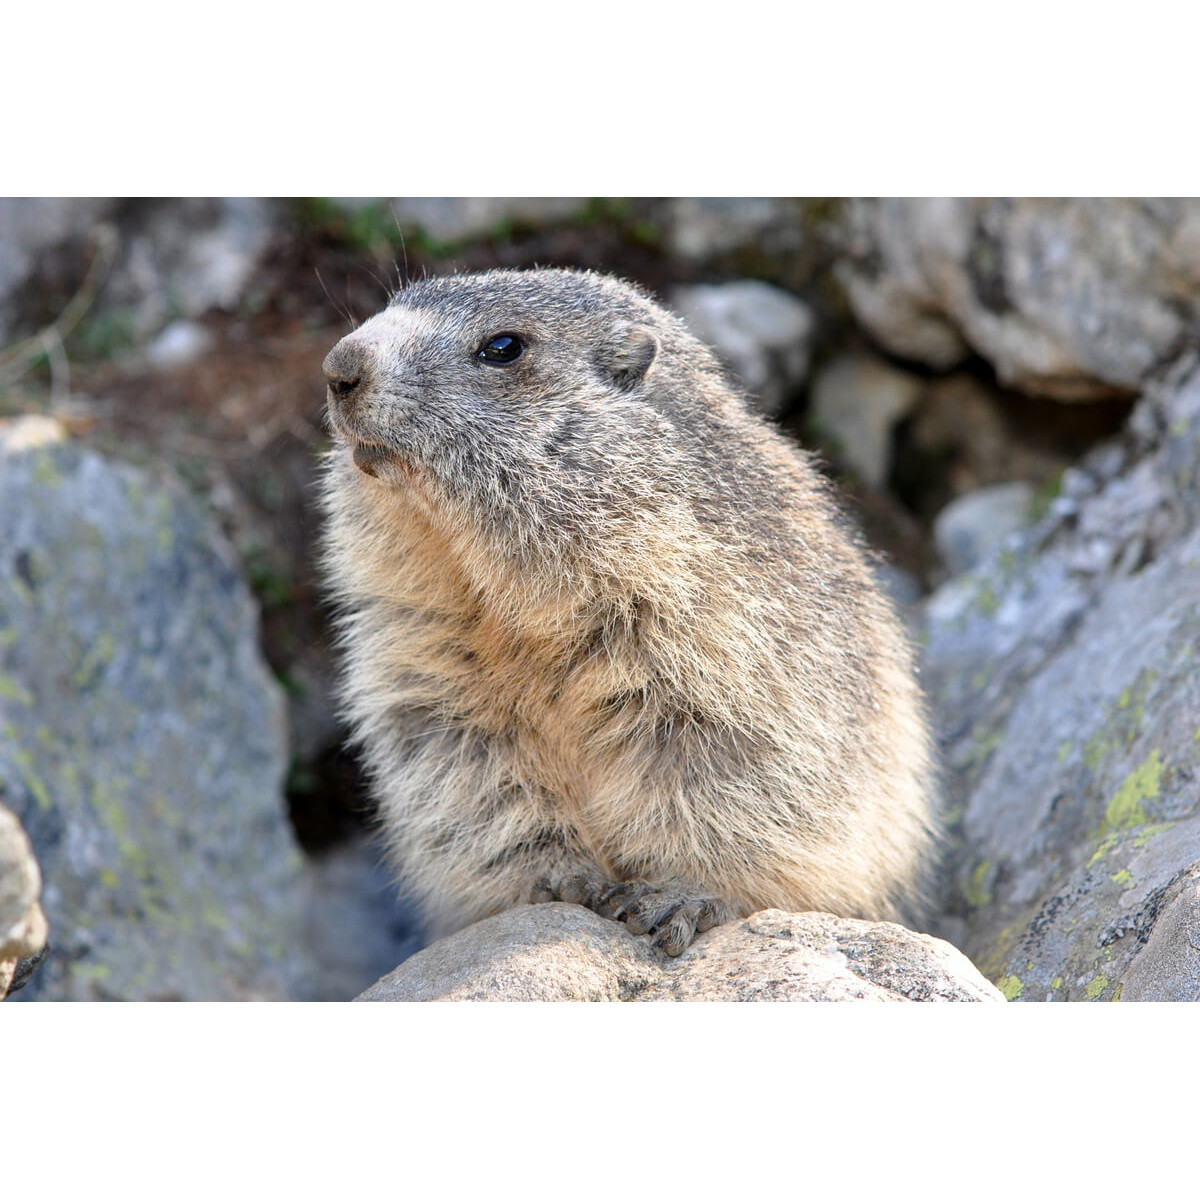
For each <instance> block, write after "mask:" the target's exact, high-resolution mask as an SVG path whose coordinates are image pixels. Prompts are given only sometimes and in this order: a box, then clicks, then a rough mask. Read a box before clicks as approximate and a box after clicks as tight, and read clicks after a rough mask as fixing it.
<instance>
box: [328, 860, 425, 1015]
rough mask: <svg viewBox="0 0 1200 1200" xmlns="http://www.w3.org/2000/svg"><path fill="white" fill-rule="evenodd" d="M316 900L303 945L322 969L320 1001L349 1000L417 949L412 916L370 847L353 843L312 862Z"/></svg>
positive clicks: (415, 923)
mask: <svg viewBox="0 0 1200 1200" xmlns="http://www.w3.org/2000/svg"><path fill="white" fill-rule="evenodd" d="M307 871H308V876H309V881H310V884H311V888H312V892H313V896H314V898H315V901H314V904H313V907H312V910H311V913H310V918H309V922H308V928H307V930H306V933H305V940H306V942H307V944H308V945H309V946H310V947H311V948H312V953H313V956H314V957H315V958H316V959H317V960H318V962H319V963H320V964H321V978H320V983H319V988H318V999H321V1000H352V999H354V997H355V996H357V995H358V993H359V992H361V991H362V990H363V989H364V988H366V987H368V986H369V985H370V984H371V983H373V982H374V981H375V980H376V979H378V978H379V977H380V975H382V974H383V973H384V972H385V971H389V970H391V968H392V967H394V966H395V965H396V963H399V962H403V961H404V960H405V959H407V958H408V957H409V956H410V955H412V954H415V953H416V952H417V951H418V950H420V948H421V937H420V934H419V933H418V930H417V921H416V916H415V914H414V913H413V912H412V911H411V910H409V909H407V908H405V907H404V906H402V905H400V904H398V903H397V901H396V883H395V879H394V877H393V875H392V873H391V872H390V871H389V870H388V869H387V868H386V867H385V866H384V865H383V864H382V863H381V861H380V859H379V856H378V855H377V854H376V852H375V848H374V846H373V845H372V843H371V842H370V841H369V840H368V839H367V838H365V837H363V838H352V839H350V840H349V841H346V842H343V843H341V844H339V845H337V846H335V847H333V848H331V849H329V850H326V851H325V852H324V853H322V854H319V855H317V856H315V857H314V858H312V859H311V860H310V861H309V863H308V867H307Z"/></svg>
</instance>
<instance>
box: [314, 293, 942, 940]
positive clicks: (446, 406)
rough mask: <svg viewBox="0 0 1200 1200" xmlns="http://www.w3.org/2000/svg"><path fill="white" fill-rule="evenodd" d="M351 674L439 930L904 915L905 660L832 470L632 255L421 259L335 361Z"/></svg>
mask: <svg viewBox="0 0 1200 1200" xmlns="http://www.w3.org/2000/svg"><path fill="white" fill-rule="evenodd" d="M325 373H326V376H327V378H328V383H329V396H328V400H329V414H330V421H331V424H332V426H333V429H334V431H335V433H336V436H337V439H338V444H337V446H336V447H335V449H334V451H333V452H332V454H331V456H330V460H329V464H328V473H327V476H326V488H325V499H326V505H327V511H328V523H327V533H326V563H327V568H328V571H329V575H330V578H331V581H332V584H333V587H334V590H335V594H336V596H337V599H338V602H339V604H340V606H341V618H340V621H341V625H340V629H341V639H342V645H343V651H344V663H345V674H344V698H345V703H346V707H347V711H348V713H349V716H350V718H351V719H352V721H353V725H354V729H355V731H356V735H357V737H358V739H359V741H360V742H361V745H362V747H363V748H364V751H365V756H366V761H367V764H368V769H369V773H370V776H371V779H372V783H373V788H374V792H375V796H376V798H377V801H378V805H379V817H380V820H381V822H382V825H383V829H384V831H385V834H386V837H387V840H388V844H389V847H390V851H391V853H392V855H393V856H394V860H395V863H396V866H397V868H398V870H399V871H400V873H401V875H402V878H403V880H404V882H405V884H406V885H407V887H408V889H409V890H410V891H411V893H412V894H413V895H414V897H416V899H417V900H418V901H419V902H420V904H421V906H422V908H423V910H424V913H425V916H426V918H427V921H428V924H429V928H430V932H431V933H433V934H435V935H440V934H444V933H447V932H450V931H452V930H454V929H456V928H459V927H461V926H462V925H465V924H467V923H469V922H471V921H474V920H477V919H479V918H481V917H484V916H487V915H489V914H492V913H495V912H498V911H500V910H502V909H505V908H508V907H511V906H513V905H516V904H519V903H521V902H523V901H527V900H539V899H542V900H544V899H553V898H558V899H566V900H573V901H577V902H580V903H584V904H587V905H589V906H590V907H592V908H594V909H596V910H597V911H599V912H602V913H605V914H607V915H609V916H615V917H619V918H621V919H624V920H626V921H627V922H628V924H629V927H630V928H631V929H633V930H634V931H635V932H654V933H655V934H656V941H657V943H658V944H659V945H660V946H662V947H663V948H664V949H665V950H667V951H668V952H669V953H675V954H677V953H679V951H680V950H682V949H683V947H684V946H686V945H687V944H688V942H689V941H690V940H691V939H692V937H693V936H694V934H695V932H696V931H697V930H703V929H705V928H707V927H709V926H710V925H713V924H717V923H719V922H721V921H723V920H727V919H729V918H730V917H731V916H735V915H745V914H748V913H750V912H752V911H755V910H757V909H761V908H765V907H778V908H784V909H792V910H795V909H821V910H826V911H829V912H833V913H837V914H841V915H845V916H858V917H866V918H876V919H896V918H898V919H904V918H905V917H906V916H911V913H912V912H913V910H914V906H915V905H916V903H917V902H918V898H919V892H920V877H921V870H922V863H923V860H924V859H925V857H926V852H927V849H928V846H929V841H930V836H931V824H932V821H931V805H930V801H931V784H930V767H929V752H928V737H927V733H926V728H925V722H924V718H923V714H922V706H921V700H920V696H919V693H918V690H917V687H916V685H915V682H914V678H913V668H912V662H911V655H910V651H909V649H908V646H907V644H906V640H905V638H904V636H903V634H902V632H901V630H900V627H899V625H898V623H897V621H896V619H895V617H894V615H893V614H892V612H891V610H890V607H889V605H888V603H887V602H886V600H885V599H884V598H883V596H882V595H881V593H880V591H879V589H878V587H877V586H876V584H875V583H874V581H873V579H872V576H871V573H870V569H869V567H868V564H867V561H866V559H865V557H864V555H863V553H862V552H861V551H860V550H859V549H858V548H857V546H856V545H855V542H854V539H853V538H852V536H851V535H850V534H849V533H848V532H847V530H846V528H845V526H844V524H843V522H842V519H841V517H840V516H839V514H838V512H837V510H836V508H835V506H834V504H833V502H832V500H831V497H830V495H829V492H828V490H827V488H826V486H825V484H824V482H823V481H822V480H821V478H820V477H819V476H818V474H817V472H816V471H815V470H814V469H813V468H812V467H811V466H810V465H809V464H808V462H807V461H806V459H805V457H804V456H803V454H802V453H801V452H799V451H798V450H796V449H795V448H794V447H793V446H792V445H791V444H789V443H788V442H787V441H786V440H785V439H784V438H783V437H782V436H781V435H779V434H778V433H777V432H775V430H774V429H773V428H771V427H770V426H768V425H767V424H766V423H764V421H763V420H762V419H761V418H759V417H757V416H756V415H754V414H753V413H752V412H751V410H750V409H749V407H748V406H747V404H746V401H745V398H744V397H743V396H741V395H740V394H738V393H737V392H736V391H735V390H734V389H733V388H732V387H731V386H730V384H729V383H728V381H727V380H726V378H725V377H724V375H723V373H722V371H721V369H720V367H719V366H718V364H717V362H716V360H715V358H714V357H713V355H712V354H711V353H710V352H709V351H708V350H707V349H706V348H705V347H704V346H702V345H701V344H700V343H699V342H697V341H696V340H695V339H694V338H693V337H692V336H691V335H690V334H689V333H688V332H687V330H686V328H685V326H684V325H683V323H682V322H681V321H680V320H679V319H678V318H677V317H675V316H673V315H671V314H670V313H668V312H667V311H666V310H664V309H663V308H661V307H659V306H658V305H657V304H655V303H654V302H652V301H651V300H650V299H648V298H647V297H646V296H645V295H644V294H642V293H641V292H640V291H638V290H637V289H635V288H633V287H631V286H629V285H627V284H624V283H621V282H619V281H617V280H614V279H611V278H608V277H604V276H599V275H595V274H591V273H579V272H571V271H557V270H555V271H546V270H543V271H527V272H526V271H490V272H487V273H485V274H480V275H463V276H454V277H449V278H435V279H428V280H423V281H421V282H417V283H412V284H410V285H408V286H407V287H406V288H405V289H404V290H403V291H401V292H400V293H399V294H398V295H397V296H396V297H395V298H394V299H393V300H392V302H391V303H390V304H389V306H388V307H387V308H386V309H385V310H384V311H383V312H381V313H380V314H378V315H377V316H375V317H373V318H372V319H371V320H369V321H367V322H366V323H365V324H363V325H362V326H361V328H359V329H357V330H356V331H355V332H354V333H352V334H350V335H349V336H347V337H345V338H343V339H342V340H341V341H340V342H339V343H338V344H337V345H336V346H335V347H334V348H333V350H332V351H331V352H330V354H329V356H328V357H327V358H326V360H325Z"/></svg>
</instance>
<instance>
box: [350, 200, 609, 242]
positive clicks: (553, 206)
mask: <svg viewBox="0 0 1200 1200" xmlns="http://www.w3.org/2000/svg"><path fill="white" fill-rule="evenodd" d="M339 203H341V204H343V205H348V206H355V205H361V204H371V203H379V201H355V200H349V201H347V200H342V201H339ZM384 203H386V204H387V205H388V206H389V207H390V208H391V210H392V214H393V216H394V217H395V219H396V221H397V223H398V224H399V226H400V227H401V229H404V228H407V227H415V228H418V229H420V230H421V231H422V232H424V233H426V234H427V235H428V236H429V237H431V238H434V239H436V240H437V241H439V242H449V243H451V244H453V243H455V242H461V241H466V240H468V239H470V238H476V237H486V236H487V235H488V234H490V233H492V232H493V231H494V230H495V229H496V228H497V226H502V225H508V224H521V225H527V226H531V227H534V228H537V227H539V226H545V225H555V224H559V223H561V222H563V221H566V220H569V219H570V218H571V217H572V216H574V215H575V214H576V213H577V212H579V210H580V209H581V208H583V206H584V205H585V204H586V203H587V200H586V198H583V197H564V196H554V197H536V196H509V197H500V196H468V197H463V196H407V197H405V196H402V197H397V198H395V199H391V200H387V201H384Z"/></svg>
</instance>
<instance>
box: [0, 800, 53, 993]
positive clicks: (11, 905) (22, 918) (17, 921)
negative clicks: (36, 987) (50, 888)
mask: <svg viewBox="0 0 1200 1200" xmlns="http://www.w3.org/2000/svg"><path fill="white" fill-rule="evenodd" d="M41 890H42V876H41V872H40V871H39V870H38V865H37V859H35V858H34V856H33V847H32V846H30V844H29V838H28V837H26V836H25V830H24V829H22V828H21V822H20V821H18V820H17V818H16V816H15V815H14V814H13V813H11V812H9V810H8V809H7V808H5V807H4V805H2V804H0V1000H3V999H4V996H5V995H6V993H7V992H8V990H9V988H10V987H11V986H12V984H13V983H14V980H15V977H16V974H17V967H18V964H19V963H20V961H21V960H22V959H28V958H33V957H34V956H35V955H37V954H38V952H39V951H40V950H41V949H42V947H43V946H45V944H46V916H45V914H44V913H43V912H42V907H41V905H40V904H39V903H38V898H39V896H40V895H41Z"/></svg>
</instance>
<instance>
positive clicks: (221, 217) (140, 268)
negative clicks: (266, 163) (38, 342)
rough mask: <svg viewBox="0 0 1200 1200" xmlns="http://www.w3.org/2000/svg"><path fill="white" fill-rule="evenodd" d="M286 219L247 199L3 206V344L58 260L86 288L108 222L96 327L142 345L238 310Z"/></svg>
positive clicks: (92, 316)
mask: <svg viewBox="0 0 1200 1200" xmlns="http://www.w3.org/2000/svg"><path fill="white" fill-rule="evenodd" d="M280 211H281V209H280V208H279V206H278V205H277V204H276V202H274V201H270V200H255V199H246V198H238V197H234V198H226V199H160V200H112V199H108V200H85V199H72V200H45V199H8V200H0V343H2V342H4V341H7V340H9V338H10V337H11V336H12V332H13V329H14V328H15V327H16V326H17V324H18V323H19V322H21V320H22V318H23V317H24V315H25V314H23V313H22V312H20V311H19V310H18V307H17V304H18V300H19V299H20V297H21V296H22V294H23V293H25V292H27V291H28V290H29V289H31V288H32V289H33V290H37V286H38V281H39V277H40V272H41V271H42V270H43V268H44V264H45V262H46V260H47V258H48V256H52V255H60V256H65V257H66V260H67V261H69V262H71V263H73V264H74V268H73V274H74V276H75V277H77V278H78V279H79V280H80V282H82V280H83V278H84V275H85V274H86V272H87V270H88V268H89V265H90V264H91V263H92V260H93V257H94V255H95V254H96V253H97V251H96V248H95V245H90V246H89V239H90V238H91V236H92V234H93V233H94V232H95V229H96V226H97V223H98V222H100V221H103V222H105V224H106V225H107V226H110V227H111V230H112V232H113V233H115V237H116V249H115V254H114V257H113V260H112V262H111V264H110V265H109V267H108V268H107V269H106V270H105V271H104V272H103V273H102V276H101V277H100V278H99V279H98V280H97V283H98V285H99V291H98V294H97V295H96V297H95V300H94V303H93V305H92V307H91V309H90V310H89V311H88V312H87V313H86V321H93V320H95V321H98V322H100V323H103V324H107V325H108V326H111V327H112V328H113V329H116V328H118V327H119V328H120V329H121V330H122V331H123V336H127V337H128V338H130V339H131V340H132V341H133V342H134V343H137V342H144V341H147V340H148V339H149V338H151V337H152V336H153V335H154V334H155V333H157V332H158V331H159V330H161V329H163V327H164V326H165V325H167V324H168V323H169V322H170V321H171V320H172V319H176V318H195V317H199V316H202V315H203V314H204V313H206V312H208V311H209V310H210V309H213V308H218V309H225V310H229V309H233V308H235V307H236V306H237V304H238V303H239V302H240V300H241V298H242V294H243V292H244V290H245V287H246V285H247V283H248V282H249V279H250V277H251V275H252V274H253V272H254V270H255V268H256V266H257V265H258V262H259V259H260V258H261V255H262V253H263V251H264V250H265V248H266V246H267V244H268V242H269V240H270V237H271V234H272V230H273V228H274V223H275V220H276V217H277V215H278V213H279V212H280ZM24 323H25V324H27V323H28V322H27V321H26V322H24ZM25 332H31V331H30V330H28V329H26V330H25Z"/></svg>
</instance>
